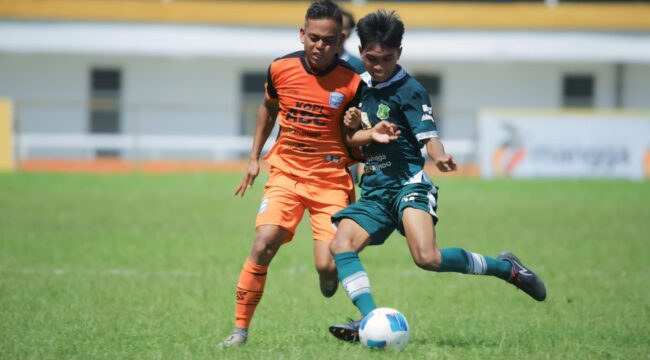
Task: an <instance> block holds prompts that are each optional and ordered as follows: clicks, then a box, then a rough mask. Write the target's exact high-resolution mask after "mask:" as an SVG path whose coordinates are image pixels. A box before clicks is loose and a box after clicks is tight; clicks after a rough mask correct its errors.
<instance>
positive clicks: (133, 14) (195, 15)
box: [0, 0, 650, 31]
mask: <svg viewBox="0 0 650 360" xmlns="http://www.w3.org/2000/svg"><path fill="white" fill-rule="evenodd" d="M547 2H548V3H549V4H555V5H554V6H547V5H546V4H545V3H544V2H543V1H532V2H526V1H500V0H493V1H476V2H471V1H470V2H466V1H455V0H451V1H444V0H443V1H414V2H409V1H385V2H366V1H363V0H362V1H358V0H353V1H351V2H349V3H341V5H342V6H343V7H345V8H346V9H348V10H350V11H351V12H352V13H354V15H355V16H356V17H357V18H359V17H361V16H363V15H365V14H368V13H369V12H372V11H374V10H376V9H378V8H380V9H390V10H396V11H397V12H398V14H399V15H400V17H401V18H402V19H403V20H404V22H405V23H406V25H407V27H408V28H409V29H414V28H418V29H483V30H486V29H494V30H496V29H500V30H504V29H510V30H512V29H520V30H532V29H534V30H541V29H546V30H609V31H644V30H645V31H647V30H650V4H649V3H647V2H644V1H640V2H638V1H630V2H627V1H622V2H609V1H606V2H601V1H595V2H565V1H562V2H560V1H556V0H548V1H547ZM309 3H310V1H296V0H292V1H268V0H257V1H254V0H246V1H242V0H239V1H227V0H219V1H216V0H212V1H204V0H0V18H3V19H7V20H8V19H12V20H48V21H107V22H150V23H156V22H157V23H177V24H181V23H182V24H210V25H237V26H279V27H294V26H300V24H301V23H302V21H303V18H304V15H305V10H306V9H307V7H308V6H309Z"/></svg>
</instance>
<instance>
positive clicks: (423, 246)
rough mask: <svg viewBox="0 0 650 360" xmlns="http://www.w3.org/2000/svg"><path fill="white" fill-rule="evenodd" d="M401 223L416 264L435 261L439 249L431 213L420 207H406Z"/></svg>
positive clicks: (436, 260) (426, 263)
mask: <svg viewBox="0 0 650 360" xmlns="http://www.w3.org/2000/svg"><path fill="white" fill-rule="evenodd" d="M402 225H403V229H404V235H405V236H406V242H407V244H408V247H409V251H410V252H411V256H412V257H413V260H414V261H415V262H416V263H417V264H418V265H428V264H431V263H437V262H438V260H439V259H438V258H439V252H440V251H439V250H438V245H437V243H436V229H435V227H434V225H433V218H432V217H431V215H430V214H429V213H428V212H426V211H424V210H422V209H418V208H414V207H407V208H405V209H404V211H403V215H402Z"/></svg>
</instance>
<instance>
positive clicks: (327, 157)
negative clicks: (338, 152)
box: [325, 155, 341, 163]
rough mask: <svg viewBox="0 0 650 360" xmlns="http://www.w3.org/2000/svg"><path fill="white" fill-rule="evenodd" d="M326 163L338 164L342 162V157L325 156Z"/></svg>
mask: <svg viewBox="0 0 650 360" xmlns="http://www.w3.org/2000/svg"><path fill="white" fill-rule="evenodd" d="M325 161H326V162H335V163H337V162H339V161H341V157H340V156H335V155H325Z"/></svg>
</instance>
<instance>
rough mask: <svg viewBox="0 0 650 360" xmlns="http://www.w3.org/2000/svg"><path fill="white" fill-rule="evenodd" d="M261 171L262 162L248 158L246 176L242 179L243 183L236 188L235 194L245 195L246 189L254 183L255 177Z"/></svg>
mask: <svg viewBox="0 0 650 360" xmlns="http://www.w3.org/2000/svg"><path fill="white" fill-rule="evenodd" d="M259 173H260V164H259V163H258V162H257V160H248V169H246V172H245V173H244V178H243V179H242V180H241V183H239V186H238V187H237V189H236V190H235V194H234V196H237V195H239V196H241V197H244V194H245V193H246V190H248V189H249V188H251V187H252V186H253V183H254V182H255V178H256V177H257V175H258V174H259Z"/></svg>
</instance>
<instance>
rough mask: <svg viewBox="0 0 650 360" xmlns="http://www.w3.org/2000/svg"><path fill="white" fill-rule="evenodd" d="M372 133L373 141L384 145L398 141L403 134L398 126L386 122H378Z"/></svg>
mask: <svg viewBox="0 0 650 360" xmlns="http://www.w3.org/2000/svg"><path fill="white" fill-rule="evenodd" d="M371 131H372V132H371V133H370V137H371V138H372V141H374V142H378V143H382V144H388V143H389V142H391V141H395V140H397V137H398V136H399V135H400V133H401V132H400V131H399V129H398V128H397V125H395V124H393V123H390V122H388V121H386V120H382V121H380V122H378V123H377V124H376V125H375V126H373V127H372V130H371Z"/></svg>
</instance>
